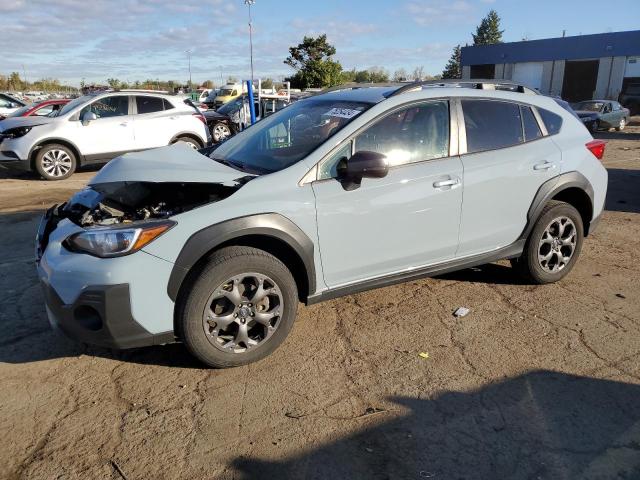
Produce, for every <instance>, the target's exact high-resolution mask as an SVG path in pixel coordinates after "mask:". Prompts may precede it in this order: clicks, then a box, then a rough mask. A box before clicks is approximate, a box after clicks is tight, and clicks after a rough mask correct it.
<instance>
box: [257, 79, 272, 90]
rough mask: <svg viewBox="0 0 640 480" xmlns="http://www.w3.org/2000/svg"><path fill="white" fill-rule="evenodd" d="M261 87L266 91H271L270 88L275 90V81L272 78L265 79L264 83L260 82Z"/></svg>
mask: <svg viewBox="0 0 640 480" xmlns="http://www.w3.org/2000/svg"><path fill="white" fill-rule="evenodd" d="M260 85H261V86H262V88H264V89H265V90H269V89H270V88H273V79H272V78H265V79H264V80H262V82H260Z"/></svg>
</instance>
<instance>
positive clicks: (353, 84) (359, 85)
mask: <svg viewBox="0 0 640 480" xmlns="http://www.w3.org/2000/svg"><path fill="white" fill-rule="evenodd" d="M399 86H400V84H398V83H397V82H382V83H371V82H369V83H357V82H349V83H343V84H341V85H335V86H333V87H328V88H324V89H322V90H321V91H319V92H314V94H315V95H321V94H323V93H329V92H336V91H339V90H357V89H359V88H371V87H399Z"/></svg>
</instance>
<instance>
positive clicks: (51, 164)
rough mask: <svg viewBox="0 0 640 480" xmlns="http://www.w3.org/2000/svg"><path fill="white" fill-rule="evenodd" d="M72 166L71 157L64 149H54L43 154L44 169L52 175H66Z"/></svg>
mask: <svg viewBox="0 0 640 480" xmlns="http://www.w3.org/2000/svg"><path fill="white" fill-rule="evenodd" d="M72 166H73V162H72V160H71V157H70V156H69V154H68V153H67V152H65V151H64V150H59V149H52V150H49V151H48V152H46V153H45V154H44V155H43V156H42V169H43V170H44V171H45V172H46V173H47V174H48V175H50V176H52V177H64V176H65V175H66V174H67V173H69V171H70V170H71V167H72Z"/></svg>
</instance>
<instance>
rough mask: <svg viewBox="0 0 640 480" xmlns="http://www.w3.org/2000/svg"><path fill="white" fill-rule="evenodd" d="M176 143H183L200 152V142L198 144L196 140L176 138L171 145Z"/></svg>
mask: <svg viewBox="0 0 640 480" xmlns="http://www.w3.org/2000/svg"><path fill="white" fill-rule="evenodd" d="M178 142H184V143H186V144H187V145H189V146H190V147H191V148H193V149H194V150H200V149H201V148H202V145H200V142H198V141H197V140H195V139H193V138H191V137H178V138H177V139H176V140H175V142H173V143H178Z"/></svg>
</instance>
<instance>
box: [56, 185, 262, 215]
mask: <svg viewBox="0 0 640 480" xmlns="http://www.w3.org/2000/svg"><path fill="white" fill-rule="evenodd" d="M251 178H253V177H244V178H241V179H239V180H237V183H235V184H234V185H231V186H229V185H223V184H219V183H179V182H163V183H154V182H113V183H101V184H97V185H91V186H88V187H86V188H84V189H83V190H80V191H79V192H77V193H76V194H75V195H74V196H73V197H71V199H70V200H69V201H68V202H67V203H66V204H65V205H64V206H63V207H62V208H61V209H58V215H59V216H60V217H63V218H68V219H69V220H71V221H72V222H74V223H75V224H76V225H79V226H81V227H90V226H98V225H103V226H106V225H116V224H123V223H131V222H137V221H142V220H147V219H159V218H168V217H171V216H173V215H177V214H179V213H183V212H187V211H189V210H193V209H194V208H197V207H201V206H202V205H206V204H209V203H214V202H218V201H220V200H224V199H225V198H227V197H229V196H230V195H232V194H233V193H234V192H236V191H237V190H238V189H239V188H240V187H241V186H242V185H244V184H245V183H246V182H247V181H249V180H250V179H251Z"/></svg>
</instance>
